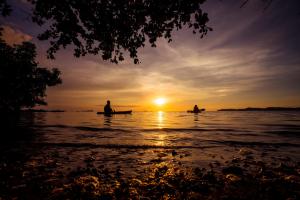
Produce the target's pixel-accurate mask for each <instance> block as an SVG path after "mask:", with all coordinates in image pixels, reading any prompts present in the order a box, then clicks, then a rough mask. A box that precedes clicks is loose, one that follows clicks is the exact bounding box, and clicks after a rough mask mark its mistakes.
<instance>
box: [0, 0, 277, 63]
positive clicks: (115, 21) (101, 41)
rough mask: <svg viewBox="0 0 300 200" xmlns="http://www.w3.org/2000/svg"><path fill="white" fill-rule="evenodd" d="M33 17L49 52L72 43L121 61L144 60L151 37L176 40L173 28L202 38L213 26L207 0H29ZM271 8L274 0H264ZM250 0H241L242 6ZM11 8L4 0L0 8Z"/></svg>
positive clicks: (79, 50) (80, 49)
mask: <svg viewBox="0 0 300 200" xmlns="http://www.w3.org/2000/svg"><path fill="white" fill-rule="evenodd" d="M27 1H28V2H30V3H31V4H32V5H33V7H32V8H33V14H32V19H33V21H34V22H35V23H37V24H39V25H41V26H42V25H45V27H46V30H45V31H44V32H43V33H41V34H40V35H39V39H40V40H48V41H50V48H49V49H48V57H49V58H52V59H53V58H54V56H55V53H56V52H57V51H58V50H59V49H61V48H66V47H67V46H71V47H72V48H73V49H74V55H75V56H76V57H80V56H84V55H86V54H94V55H96V54H100V55H101V56H102V59H103V60H110V61H111V62H113V63H118V62H119V61H123V60H124V53H128V54H129V56H130V57H131V58H132V59H133V61H134V63H139V60H138V56H137V53H138V49H139V48H141V47H144V46H145V44H146V43H147V41H148V42H149V43H150V45H151V46H152V47H156V41H157V39H158V38H161V37H163V38H165V39H166V40H167V41H168V42H171V41H172V37H171V35H172V31H173V30H179V29H182V28H183V27H186V28H189V29H191V30H192V31H193V33H195V34H198V35H199V36H200V37H201V38H202V37H203V36H204V35H206V34H207V33H208V31H211V30H212V29H211V28H210V27H208V26H207V23H208V21H209V19H208V14H207V13H205V12H204V11H203V10H202V8H201V5H202V4H203V3H204V2H206V1H207V0H27ZM261 1H262V2H264V4H265V5H266V7H268V6H269V5H270V4H271V2H272V1H273V0H261ZM248 2H249V0H240V3H241V7H243V6H244V5H245V4H247V3H248ZM10 11H11V9H10V7H9V5H7V1H6V0H0V13H2V15H8V14H9V12H10Z"/></svg>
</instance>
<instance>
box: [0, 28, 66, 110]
mask: <svg viewBox="0 0 300 200" xmlns="http://www.w3.org/2000/svg"><path fill="white" fill-rule="evenodd" d="M0 33H1V30H0ZM0 36H1V34H0ZM35 57H36V47H35V45H34V44H32V43H30V42H23V43H22V44H21V45H15V46H13V47H12V46H9V45H7V44H6V43H5V42H4V41H3V40H1V39H0V63H1V66H0V112H4V111H5V112H16V111H19V110H20V109H21V108H23V107H33V106H35V105H45V104H46V102H45V100H44V97H45V95H46V93H45V92H46V89H47V87H48V86H54V85H57V84H60V83H61V79H60V77H59V75H60V72H59V70H58V69H56V68H53V69H52V70H48V69H46V68H41V67H38V64H37V62H36V61H35Z"/></svg>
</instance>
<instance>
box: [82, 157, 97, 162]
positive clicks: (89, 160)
mask: <svg viewBox="0 0 300 200" xmlns="http://www.w3.org/2000/svg"><path fill="white" fill-rule="evenodd" d="M95 160H96V159H95V157H93V156H90V157H87V158H86V159H85V160H84V162H87V163H89V162H93V161H95Z"/></svg>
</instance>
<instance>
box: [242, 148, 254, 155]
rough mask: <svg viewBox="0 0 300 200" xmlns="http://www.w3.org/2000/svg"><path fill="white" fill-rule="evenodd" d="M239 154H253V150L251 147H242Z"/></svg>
mask: <svg viewBox="0 0 300 200" xmlns="http://www.w3.org/2000/svg"><path fill="white" fill-rule="evenodd" d="M239 154H240V155H242V156H247V155H250V154H253V152H252V151H251V150H250V149H246V148H241V149H240V150H239Z"/></svg>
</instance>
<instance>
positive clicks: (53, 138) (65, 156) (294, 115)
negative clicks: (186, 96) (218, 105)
mask: <svg viewBox="0 0 300 200" xmlns="http://www.w3.org/2000/svg"><path fill="white" fill-rule="evenodd" d="M29 119H30V120H29ZM21 124H22V125H23V126H26V127H30V128H32V129H33V132H34V133H35V134H36V137H35V140H33V141H32V144H33V145H34V146H35V147H38V148H40V151H39V152H38V153H36V154H35V155H33V156H34V157H36V158H39V157H42V156H44V155H47V154H49V153H55V154H59V155H60V157H61V165H62V168H70V167H71V168H72V167H73V168H74V167H77V166H80V165H81V164H82V163H84V162H85V161H86V159H87V158H89V157H92V159H93V160H94V161H95V163H96V164H97V165H106V166H111V167H112V168H113V167H118V166H122V167H123V168H127V169H129V171H131V172H133V171H139V170H141V167H137V166H144V165H145V166H147V165H150V164H151V163H153V162H155V161H156V160H157V159H160V161H164V162H172V161H174V155H172V153H171V152H172V151H174V150H175V151H176V155H178V158H179V156H180V159H179V160H180V163H182V164H184V165H189V166H194V165H196V166H199V165H202V166H207V165H209V163H211V162H215V161H218V162H220V163H224V162H226V160H229V159H233V158H237V157H239V156H245V154H247V155H251V156H253V157H255V159H257V160H263V161H267V162H270V163H271V162H272V160H274V159H286V158H292V159H293V160H296V161H300V153H299V152H300V151H299V150H300V112H203V113H200V114H192V113H185V112H134V113H133V114H131V115H114V116H112V117H106V116H103V115H96V114H95V113H93V112H64V113H34V116H33V117H32V118H28V116H24V118H23V120H22V121H21ZM245 152H246V153H245ZM132 169H134V170H132Z"/></svg>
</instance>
